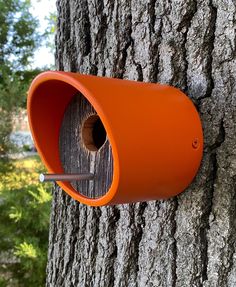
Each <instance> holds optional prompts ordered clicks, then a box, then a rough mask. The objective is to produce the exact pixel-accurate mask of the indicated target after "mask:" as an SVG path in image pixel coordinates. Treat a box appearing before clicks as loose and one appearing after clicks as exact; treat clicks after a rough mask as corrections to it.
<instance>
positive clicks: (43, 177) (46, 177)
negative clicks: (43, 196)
mask: <svg viewBox="0 0 236 287" xmlns="http://www.w3.org/2000/svg"><path fill="white" fill-rule="evenodd" d="M93 178H94V175H93V174H92V173H81V174H76V173H70V174H43V173H41V174H40V175H39V181H40V182H45V181H74V180H91V179H93Z"/></svg>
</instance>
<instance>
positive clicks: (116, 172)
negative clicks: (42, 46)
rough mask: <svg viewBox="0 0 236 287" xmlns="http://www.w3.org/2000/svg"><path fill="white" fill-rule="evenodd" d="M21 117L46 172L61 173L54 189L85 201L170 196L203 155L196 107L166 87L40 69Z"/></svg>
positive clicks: (186, 181) (96, 202)
mask: <svg viewBox="0 0 236 287" xmlns="http://www.w3.org/2000/svg"><path fill="white" fill-rule="evenodd" d="M28 116H29V123H30V128H31V131H32V135H33V138H34V142H35V145H36V148H37V150H38V152H39V155H40V157H41V159H42V161H43V162H44V164H45V166H46V168H47V169H48V171H49V173H50V174H52V175H50V176H51V177H52V178H53V174H55V175H58V174H64V177H60V176H56V177H55V180H56V181H57V183H58V184H59V185H60V186H61V188H62V189H63V190H64V191H66V192H67V193H68V194H69V195H70V196H72V197H73V198H74V199H76V200H78V201H80V202H82V203H85V204H88V205H92V206H100V205H108V204H109V205H110V204H118V203H130V202H138V201H147V200H153V199H165V198H169V197H171V196H174V195H177V194H178V193H180V192H182V191H183V190H184V189H185V188H186V187H187V186H188V185H189V184H190V183H191V181H192V180H193V178H194V177H195V175H196V173H197V170H198V168H199V165H200V161H201V158H202V151H203V133H202V127H201V122H200V118H199V115H198V112H197V111H196V109H195V107H194V105H193V103H192V102H191V100H190V99H189V98H188V97H187V96H186V95H185V94H183V93H182V92H181V91H180V90H178V89H176V88H174V87H170V86H167V85H161V84H153V83H141V82H135V81H128V80H120V79H113V78H105V77H97V76H90V75H81V74H76V73H68V72H45V73H42V74H40V75H39V76H37V77H36V79H35V80H34V81H33V82H32V85H31V87H30V89H29V95H28ZM65 155H66V156H65ZM77 175H78V176H77ZM50 176H49V177H50ZM76 176H77V177H76ZM63 178H64V180H66V181H63V180H62V179H63Z"/></svg>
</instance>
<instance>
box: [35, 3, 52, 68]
mask: <svg viewBox="0 0 236 287" xmlns="http://www.w3.org/2000/svg"><path fill="white" fill-rule="evenodd" d="M31 4H32V8H31V11H30V12H31V13H32V15H33V16H34V17H35V18H38V20H39V28H38V30H39V32H40V33H43V32H44V31H45V30H46V28H47V25H48V23H47V20H46V19H45V18H46V17H48V16H49V15H50V13H53V12H55V11H56V0H31ZM46 65H47V66H49V65H54V54H53V51H51V49H50V48H49V47H46V46H45V45H43V46H42V47H40V48H39V49H37V51H36V52H35V55H34V60H33V61H32V65H31V67H32V68H36V67H39V68H40V67H44V66H46Z"/></svg>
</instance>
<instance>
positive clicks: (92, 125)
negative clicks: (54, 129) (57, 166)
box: [59, 93, 113, 198]
mask: <svg viewBox="0 0 236 287" xmlns="http://www.w3.org/2000/svg"><path fill="white" fill-rule="evenodd" d="M59 145H60V156H61V162H62V165H63V167H64V171H65V173H78V174H80V173H92V174H94V179H93V180H83V181H74V182H71V184H72V186H73V187H74V188H75V189H76V190H77V191H78V192H79V193H80V194H82V195H84V196H87V197H89V198H97V197H100V196H102V195H104V194H106V192H107V191H108V190H109V188H110V186H111V183H112V178H113V156H112V148H111V145H110V142H109V139H108V137H107V135H106V131H105V129H104V127H103V126H102V123H101V121H100V118H99V117H98V116H97V113H96V111H95V109H94V108H93V106H92V105H91V104H90V103H89V102H88V100H87V99H86V98H85V97H84V96H83V95H82V94H80V93H78V94H76V95H75V96H74V97H73V98H72V100H71V102H70V103H69V105H68V107H67V109H66V112H65V115H64V118H63V122H62V125H61V130H60V141H59Z"/></svg>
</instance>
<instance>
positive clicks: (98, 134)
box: [81, 115, 107, 151]
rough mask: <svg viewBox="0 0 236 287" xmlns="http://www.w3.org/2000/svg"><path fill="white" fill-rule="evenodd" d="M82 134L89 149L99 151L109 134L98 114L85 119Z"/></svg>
mask: <svg viewBox="0 0 236 287" xmlns="http://www.w3.org/2000/svg"><path fill="white" fill-rule="evenodd" d="M81 136H82V141H83V143H84V145H85V147H86V148H87V149H88V150H89V151H98V150H99V149H100V148H101V147H102V146H103V145H104V143H105V142H106V138H107V134H106V130H105V128H104V126H103V124H102V121H101V119H100V118H99V116H98V115H91V116H89V117H88V118H87V119H86V120H85V121H84V123H83V126H82V134H81Z"/></svg>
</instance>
